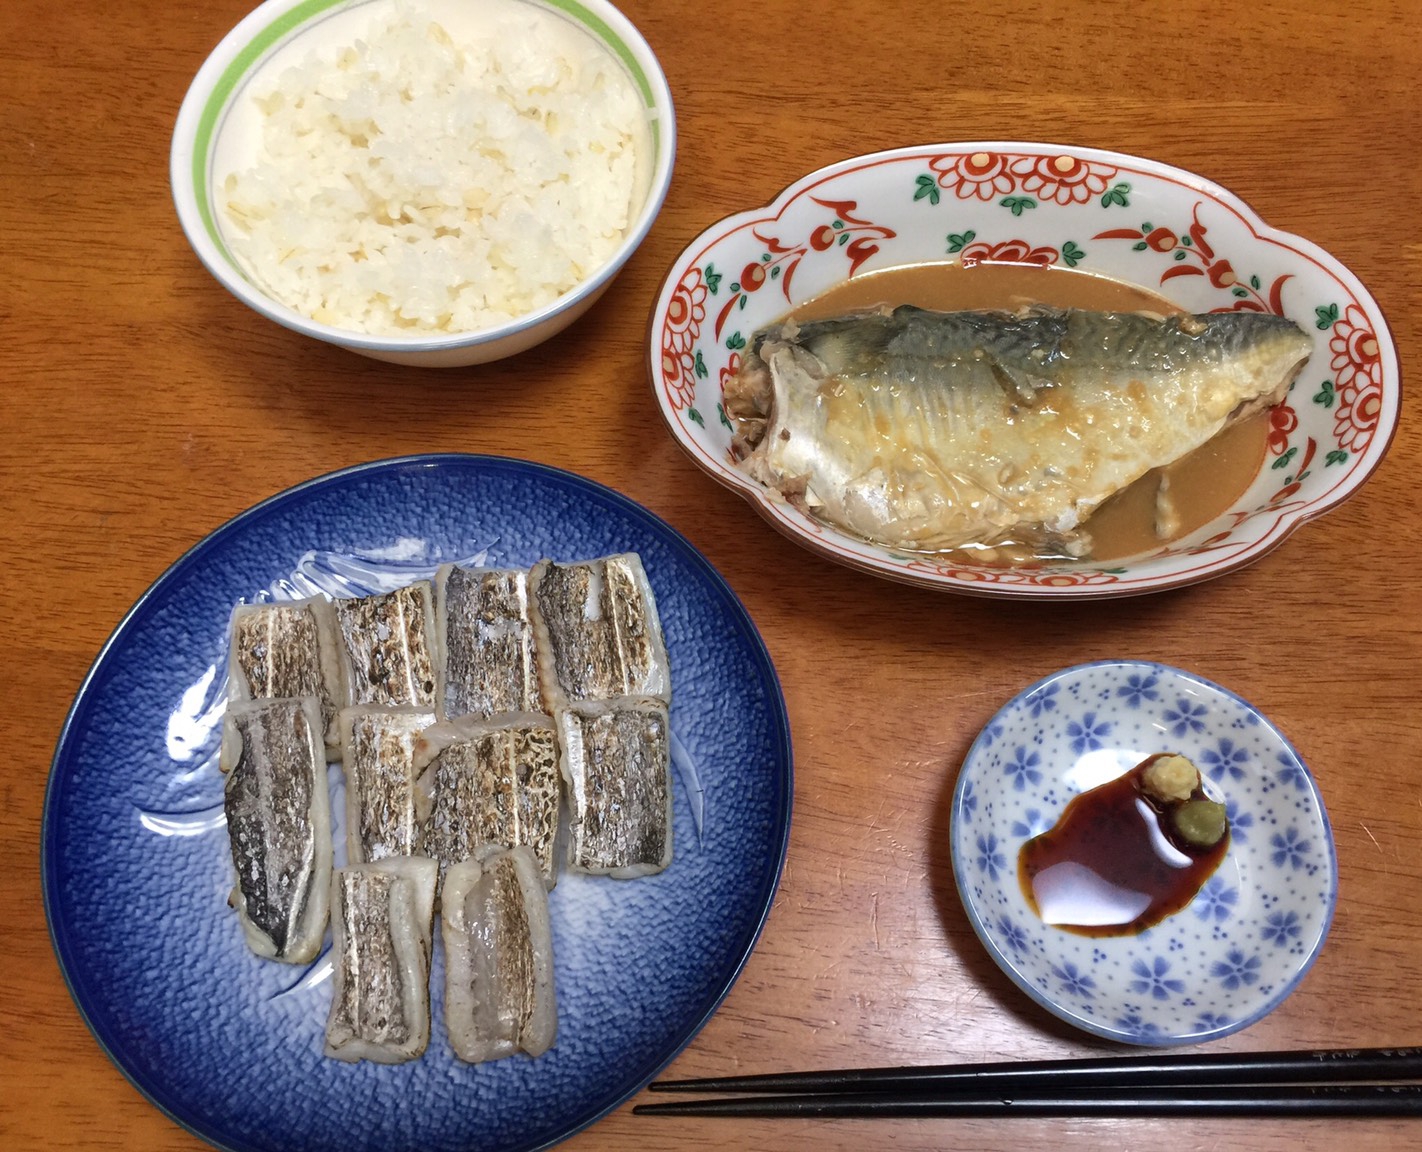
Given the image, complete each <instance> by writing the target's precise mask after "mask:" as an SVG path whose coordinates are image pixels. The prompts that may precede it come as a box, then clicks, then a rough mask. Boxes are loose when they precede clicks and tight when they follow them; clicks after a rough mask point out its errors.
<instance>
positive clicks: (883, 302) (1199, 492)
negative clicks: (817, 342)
mask: <svg viewBox="0 0 1422 1152" xmlns="http://www.w3.org/2000/svg"><path fill="white" fill-rule="evenodd" d="M900 304H912V305H914V306H916V307H919V308H930V309H934V310H937V311H942V312H951V311H959V310H970V309H994V308H1002V309H1017V308H1021V307H1023V306H1024V305H1027V304H1045V305H1047V306H1049V307H1053V308H1083V309H1089V310H1092V311H1099V312H1156V313H1160V314H1162V315H1171V314H1174V313H1178V312H1181V311H1183V309H1181V308H1180V307H1179V306H1178V305H1176V304H1174V303H1172V302H1171V301H1169V300H1167V299H1165V297H1163V296H1159V295H1157V294H1156V293H1154V292H1151V291H1149V290H1148V289H1145V288H1142V287H1140V286H1138V285H1135V284H1127V283H1125V282H1124V281H1120V280H1112V279H1110V278H1108V277H1105V276H1097V275H1094V274H1092V273H1088V272H1080V271H1076V270H1074V269H1070V268H1058V267H1042V266H1040V265H1035V264H993V263H990V262H987V261H984V262H980V263H976V264H969V265H964V264H962V263H957V262H946V261H943V262H936V263H928V264H913V265H904V266H902V267H898V268H885V269H882V270H881V271H878V272H870V273H866V274H865V275H862V276H856V277H854V278H853V279H851V280H848V281H846V282H845V283H843V284H839V285H836V286H835V287H833V288H831V289H830V290H829V291H827V292H825V293H824V294H822V295H820V296H817V297H815V298H814V299H812V300H809V301H807V302H805V303H804V304H801V305H800V306H799V307H797V308H796V309H795V310H794V312H793V313H792V315H793V316H795V317H796V318H797V319H801V320H813V319H822V318H826V317H832V316H837V315H843V314H845V313H848V312H855V311H862V310H864V309H871V308H880V307H885V306H898V305H900ZM1268 435H1269V413H1268V412H1260V413H1257V414H1255V415H1253V416H1250V417H1248V418H1246V419H1244V420H1241V421H1239V422H1238V423H1235V424H1233V425H1231V426H1230V427H1228V428H1226V429H1225V430H1224V431H1222V432H1221V433H1220V434H1219V435H1218V436H1216V437H1215V438H1214V439H1212V440H1211V441H1210V442H1209V443H1207V444H1204V445H1202V446H1201V447H1200V448H1198V449H1196V450H1195V451H1194V452H1192V453H1190V454H1189V455H1187V456H1184V457H1182V458H1181V459H1179V460H1177V461H1175V462H1174V463H1173V464H1168V465H1166V466H1165V467H1164V468H1157V469H1154V470H1152V471H1151V472H1149V473H1147V474H1146V475H1145V476H1142V477H1141V478H1140V479H1139V480H1137V481H1136V482H1135V483H1134V484H1132V485H1130V486H1129V487H1127V488H1125V489H1124V490H1122V491H1121V492H1118V493H1116V495H1114V496H1112V497H1111V498H1110V499H1109V500H1107V501H1106V502H1105V503H1104V504H1102V505H1101V507H1099V508H1098V509H1097V510H1096V511H1095V512H1094V513H1093V514H1092V515H1091V518H1090V519H1089V520H1088V521H1087V522H1086V524H1085V528H1086V531H1087V532H1088V533H1089V535H1090V537H1091V551H1090V554H1089V556H1088V557H1087V559H1088V560H1089V561H1090V562H1092V563H1102V562H1106V561H1113V560H1124V559H1126V558H1128V557H1132V556H1141V555H1144V554H1148V553H1151V552H1154V551H1156V550H1158V549H1159V548H1161V547H1162V546H1163V545H1165V544H1168V543H1169V542H1170V541H1172V540H1178V539H1180V538H1181V537H1183V536H1186V535H1188V534H1189V533H1191V532H1193V531H1195V530H1196V529H1197V528H1200V527H1203V526H1204V525H1206V524H1209V523H1210V522H1211V521H1213V520H1215V519H1216V518H1217V517H1219V516H1222V515H1223V514H1224V513H1225V512H1226V511H1227V510H1228V509H1229V508H1230V507H1231V506H1232V505H1233V504H1234V502H1235V501H1236V500H1237V499H1239V497H1240V496H1241V495H1242V494H1243V493H1244V490H1245V489H1246V488H1248V487H1249V483H1250V481H1251V480H1253V478H1254V477H1255V476H1256V475H1257V474H1258V472H1259V467H1260V464H1261V463H1262V461H1263V459H1264V451H1265V446H1266V443H1267V439H1268ZM1162 483H1164V484H1165V485H1167V486H1168V488H1169V492H1170V504H1171V507H1172V509H1173V511H1174V516H1175V522H1174V523H1173V524H1171V525H1170V527H1169V531H1167V532H1165V533H1163V534H1162V533H1161V532H1160V531H1159V530H1158V526H1157V521H1156V508H1157V500H1156V495H1157V492H1158V491H1159V490H1160V489H1161V485H1162ZM959 554H960V555H961V557H962V559H963V560H965V561H966V562H969V563H991V564H1007V565H1012V564H1024V563H1033V562H1035V561H1038V560H1041V559H1048V558H1050V557H1039V556H1036V555H1034V554H1033V553H1032V552H1031V551H1030V550H1027V549H1024V548H1021V547H1018V546H1013V545H1008V546H1006V547H998V548H995V549H992V550H987V549H978V548H965V549H960V550H959Z"/></svg>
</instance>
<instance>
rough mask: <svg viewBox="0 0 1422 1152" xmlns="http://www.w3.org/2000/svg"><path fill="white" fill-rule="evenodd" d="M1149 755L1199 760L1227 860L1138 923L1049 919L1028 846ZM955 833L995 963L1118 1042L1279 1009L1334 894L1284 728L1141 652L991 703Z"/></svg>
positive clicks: (1051, 1004)
mask: <svg viewBox="0 0 1422 1152" xmlns="http://www.w3.org/2000/svg"><path fill="white" fill-rule="evenodd" d="M1157 752H1178V753H1180V754H1181V755H1183V756H1186V757H1188V758H1189V759H1191V760H1192V761H1194V763H1195V764H1196V765H1197V767H1198V768H1199V769H1200V772H1201V775H1202V783H1203V786H1204V788H1205V791H1206V792H1207V793H1208V794H1209V795H1211V796H1212V797H1214V798H1216V799H1221V800H1223V801H1224V802H1225V805H1226V810H1227V813H1228V817H1229V826H1230V837H1231V839H1230V844H1229V849H1228V851H1227V852H1226V854H1225V857H1224V859H1223V861H1222V862H1221V864H1220V866H1219V868H1218V869H1217V870H1216V871H1215V872H1214V873H1213V875H1211V876H1210V877H1209V879H1207V880H1206V881H1205V883H1204V885H1203V886H1202V887H1201V889H1200V891H1199V892H1198V893H1197V894H1196V896H1195V897H1194V899H1193V900H1192V901H1191V902H1190V903H1189V904H1187V905H1186V906H1185V907H1184V908H1182V909H1181V910H1180V911H1179V912H1177V913H1175V914H1174V915H1172V916H1167V917H1166V918H1165V919H1163V920H1161V921H1160V922H1159V923H1157V924H1155V925H1154V926H1153V927H1150V928H1147V929H1146V930H1145V931H1142V932H1140V933H1139V934H1136V935H1130V936H1104V937H1092V936H1086V935H1079V934H1076V933H1073V932H1070V931H1067V930H1065V929H1062V928H1060V927H1053V926H1051V925H1049V924H1047V923H1045V922H1044V921H1043V920H1042V919H1041V918H1040V917H1039V916H1038V915H1037V913H1036V912H1035V911H1034V910H1033V908H1032V906H1031V904H1030V903H1029V902H1028V899H1027V897H1026V896H1025V895H1024V893H1023V889H1022V885H1021V883H1020V881H1019V877H1018V854H1019V853H1020V851H1021V849H1022V846H1023V844H1025V843H1026V842H1027V841H1028V840H1030V839H1031V838H1032V837H1034V836H1037V835H1039V834H1040V833H1042V832H1045V831H1046V830H1047V829H1049V828H1051V827H1052V826H1053V825H1054V824H1055V823H1056V822H1057V820H1058V819H1059V818H1060V817H1061V815H1062V812H1063V811H1064V809H1065V808H1066V806H1067V804H1068V802H1069V801H1071V800H1072V798H1073V797H1075V796H1077V795H1079V794H1080V793H1083V792H1086V791H1088V790H1090V789H1092V788H1095V787H1097V786H1099V785H1101V784H1104V783H1106V782H1107V781H1109V780H1113V779H1115V778H1116V777H1118V776H1120V775H1122V774H1123V773H1125V772H1128V771H1129V770H1130V769H1132V768H1133V767H1135V766H1136V765H1137V764H1139V763H1140V762H1141V761H1142V760H1144V759H1145V758H1146V757H1147V756H1149V755H1151V754H1152V753H1157ZM951 840H952V857H953V870H954V873H955V876H956V879H957V884H958V892H959V895H960V896H961V897H962V900H963V906H964V908H966V910H967V913H968V919H969V920H970V921H971V922H972V925H973V929H974V930H975V931H976V932H977V934H978V937H979V938H980V939H981V940H982V942H983V944H984V946H985V947H986V948H987V950H988V952H989V953H990V954H991V956H992V957H993V959H994V960H995V961H996V962H997V963H998V964H999V965H1000V966H1001V967H1002V969H1003V971H1004V972H1006V973H1007V975H1008V976H1009V977H1010V978H1011V979H1012V981H1013V982H1014V983H1015V984H1016V985H1017V986H1018V987H1019V988H1021V989H1022V990H1023V991H1024V992H1026V993H1027V995H1028V996H1030V997H1031V998H1032V999H1033V1000H1035V1001H1036V1002H1037V1003H1038V1004H1040V1005H1041V1006H1042V1007H1043V1008H1046V1009H1047V1010H1048V1011H1049V1012H1052V1013H1053V1014H1055V1015H1056V1016H1059V1017H1060V1018H1061V1019H1063V1020H1065V1021H1067V1022H1068V1023H1070V1024H1073V1025H1075V1026H1076V1027H1078V1028H1082V1029H1084V1030H1085V1031H1087V1032H1090V1033H1093V1034H1095V1035H1097V1036H1101V1037H1104V1038H1106V1039H1109V1040H1116V1041H1120V1042H1122V1043H1127V1044H1139V1045H1158V1046H1163V1045H1171V1044H1198V1043H1201V1042H1203V1041H1208V1040H1215V1039H1218V1038H1220V1037H1222V1036H1227V1035H1229V1034H1230V1033H1232V1032H1236V1031H1238V1030H1239V1029H1241V1028H1245V1027H1247V1026H1248V1025H1250V1024H1253V1023H1254V1022H1255V1021H1257V1020H1259V1019H1260V1018H1262V1017H1263V1016H1265V1015H1266V1014H1267V1013H1269V1012H1271V1011H1273V1009H1275V1008H1277V1007H1278V1006H1279V1004H1280V1003H1282V1002H1283V1000H1284V999H1285V998H1286V997H1287V996H1288V995H1289V993H1291V992H1292V991H1293V990H1294V989H1295V988H1296V987H1297V986H1298V984H1299V982H1300V981H1301V980H1302V979H1303V977H1304V974H1305V973H1306V972H1307V971H1308V969H1309V967H1310V966H1311V965H1312V963H1313V961H1314V959H1315V957H1316V956H1317V955H1318V951H1319V949H1320V948H1321V947H1322V945H1323V941H1324V938H1325V937H1326V936H1327V934H1328V929H1329V926H1330V924H1331V923H1332V920H1333V910H1334V906H1335V904H1336V901H1337V895H1338V867H1337V859H1336V857H1335V854H1334V847H1333V836H1332V832H1331V830H1330V828H1329V823H1328V814H1327V812H1326V811H1325V809H1324V806H1323V800H1322V798H1321V797H1320V795H1319V792H1318V788H1317V785H1316V784H1315V782H1314V779H1313V777H1312V775H1311V774H1310V773H1309V770H1308V768H1307V767H1306V766H1305V764H1304V762H1303V760H1302V759H1301V758H1300V757H1299V755H1298V753H1297V752H1296V751H1295V750H1294V748H1293V747H1292V745H1291V744H1290V743H1289V741H1288V740H1287V739H1286V738H1285V737H1284V735H1283V734H1282V733H1281V732H1280V731H1279V730H1278V729H1277V728H1276V727H1274V725H1273V724H1271V723H1270V722H1269V721H1268V720H1267V719H1266V718H1265V717H1264V716H1263V715H1261V714H1260V713H1259V712H1258V710H1256V709H1255V708H1253V707H1252V706H1251V705H1249V704H1248V703H1246V702H1245V701H1244V700H1241V699H1240V698H1239V697H1238V696H1236V695H1235V694H1234V693H1232V692H1230V691H1228V690H1227V689H1225V688H1222V687H1220V686H1219V685H1217V684H1213V683H1211V682H1210V681H1208V680H1205V679H1203V678H1202V677H1199V676H1196V675H1194V674H1192V673H1189V672H1184V671H1181V670H1180V669H1178V668H1171V667H1168V666H1166V665H1163V664H1156V663H1151V662H1148V661H1128V660H1110V661H1101V662H1097V663H1091V664H1081V665H1077V666H1075V667H1072V668H1067V669H1065V670H1063V671H1060V672H1057V673H1054V674H1053V675H1051V676H1048V677H1046V678H1045V679H1043V680H1040V681H1038V682H1037V683H1036V684H1033V685H1031V686H1030V687H1029V688H1027V689H1025V690H1024V691H1023V692H1021V693H1020V694H1019V695H1018V696H1017V697H1016V698H1014V699H1013V700H1012V701H1011V702H1010V703H1008V704H1007V705H1006V706H1005V707H1004V708H1003V709H1002V710H1001V711H1000V712H998V714H997V715H996V716H994V717H993V718H992V720H991V721H989V723H988V724H987V726H986V727H984V728H983V730H982V732H981V733H980V734H979V736H978V738H977V740H976V741H975V742H974V744H973V746H972V748H971V749H970V750H969V752H968V756H967V759H966V760H965V761H964V764H963V769H962V772H961V773H960V774H959V777H958V783H957V787H956V789H955V792H954V797H953V809H952V832H951Z"/></svg>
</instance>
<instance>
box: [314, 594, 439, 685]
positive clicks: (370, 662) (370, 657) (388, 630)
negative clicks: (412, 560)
mask: <svg viewBox="0 0 1422 1152" xmlns="http://www.w3.org/2000/svg"><path fill="white" fill-rule="evenodd" d="M332 603H333V607H334V609H335V613H336V624H337V626H338V629H339V634H340V639H341V643H342V648H343V654H344V656H345V660H346V666H347V671H348V676H349V680H350V695H349V699H348V701H347V703H349V704H380V705H383V706H385V707H392V706H400V705H406V706H408V707H412V708H427V709H431V710H432V709H433V708H434V706H435V679H436V677H435V667H436V663H437V660H436V652H437V648H436V640H435V627H434V589H433V586H432V585H431V583H430V582H429V581H428V580H419V581H416V582H415V583H413V584H409V585H406V586H405V587H403V588H396V589H395V590H394V591H393V592H382V593H377V594H375V595H373V596H361V597H355V598H351V599H343V600H335V601H333V602H332Z"/></svg>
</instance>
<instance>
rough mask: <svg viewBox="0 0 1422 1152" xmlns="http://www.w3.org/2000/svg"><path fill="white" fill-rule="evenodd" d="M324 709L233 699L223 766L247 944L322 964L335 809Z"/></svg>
mask: <svg viewBox="0 0 1422 1152" xmlns="http://www.w3.org/2000/svg"><path fill="white" fill-rule="evenodd" d="M321 732H322V723H321V705H320V702H319V701H318V700H317V699H316V698H315V697H314V696H305V697H302V698H301V699H299V700H293V699H279V700H251V701H232V702H230V703H229V704H228V706H227V714H226V716H225V717H224V718H223V726H222V749H221V752H220V754H219V765H220V767H221V769H222V771H224V772H225V773H227V783H226V785H225V787H224V799H223V803H224V808H225V810H226V814H227V836H228V842H229V844H230V846H231V849H232V863H233V865H234V867H235V869H236V872H237V886H236V887H235V888H234V889H233V891H232V895H231V897H230V899H229V903H231V904H232V906H233V907H234V908H235V909H236V910H237V915H238V918H239V919H240V921H241V924H242V929H243V932H244V934H245V936H246V938H247V943H248V944H249V945H250V946H251V948H252V950H253V951H254V952H256V953H257V954H258V955H259V956H266V957H270V958H271V959H274V960H282V961H285V962H287V963H290V964H305V963H308V962H309V961H311V960H314V959H315V958H316V955H317V953H318V952H320V950H321V941H322V939H323V937H324V936H325V933H326V919H327V908H328V898H329V892H330V883H331V813H330V794H329V792H328V791H327V783H326V756H325V752H324V750H323V746H322V739H321Z"/></svg>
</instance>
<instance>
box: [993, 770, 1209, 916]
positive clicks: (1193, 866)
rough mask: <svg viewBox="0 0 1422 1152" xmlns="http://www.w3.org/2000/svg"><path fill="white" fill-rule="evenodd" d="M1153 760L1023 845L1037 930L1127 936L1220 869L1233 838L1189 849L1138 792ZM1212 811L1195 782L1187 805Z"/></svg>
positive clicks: (1165, 808) (1171, 810)
mask: <svg viewBox="0 0 1422 1152" xmlns="http://www.w3.org/2000/svg"><path fill="white" fill-rule="evenodd" d="M1163 755H1165V754H1161V755H1158V756H1150V757H1147V758H1146V759H1145V760H1143V761H1141V763H1140V764H1138V765H1136V767H1134V768H1132V769H1131V770H1130V771H1129V772H1127V773H1125V774H1124V775H1122V776H1118V777H1117V778H1116V779H1115V780H1111V781H1108V782H1107V783H1105V784H1102V785H1100V786H1099V787H1096V788H1092V789H1091V790H1089V791H1087V792H1083V793H1081V794H1080V795H1078V796H1074V797H1073V798H1072V799H1071V801H1070V802H1069V803H1068V804H1067V806H1066V809H1065V811H1063V813H1062V815H1061V818H1060V819H1059V820H1058V821H1057V823H1056V824H1055V825H1054V826H1053V827H1052V828H1050V829H1049V830H1048V831H1046V832H1043V833H1042V834H1041V835H1039V836H1035V837H1033V838H1032V839H1031V840H1028V841H1027V843H1025V844H1024V845H1023V846H1022V849H1021V851H1020V852H1019V853H1018V857H1017V878H1018V882H1019V883H1020V884H1021V886H1022V893H1023V895H1024V896H1026V898H1027V903H1028V904H1029V905H1030V906H1031V908H1032V910H1033V911H1034V912H1036V913H1037V915H1038V916H1040V917H1041V918H1042V920H1043V922H1045V923H1047V924H1050V925H1052V926H1053V927H1054V928H1060V929H1062V930H1063V931H1066V932H1074V933H1076V934H1078V935H1081V936H1133V935H1136V934H1137V933H1140V932H1143V931H1145V929H1147V928H1150V927H1152V926H1153V925H1155V924H1159V923H1160V922H1161V921H1162V920H1164V919H1165V918H1166V917H1167V916H1171V915H1174V914H1175V913H1176V912H1179V911H1180V910H1181V909H1182V908H1184V907H1185V906H1186V905H1187V904H1189V903H1190V901H1191V900H1193V899H1194V898H1195V894H1196V893H1197V892H1199V890H1200V888H1201V886H1202V885H1203V884H1204V882H1205V881H1206V880H1207V879H1209V877H1210V876H1211V875H1212V874H1213V873H1214V871H1215V870H1216V869H1217V868H1218V867H1219V866H1220V862H1221V861H1222V860H1223V859H1224V857H1225V853H1226V852H1227V851H1228V850H1229V842H1230V837H1229V830H1228V827H1227V826H1226V827H1225V828H1224V829H1223V833H1222V834H1221V835H1219V836H1218V838H1217V839H1216V840H1215V842H1214V843H1213V844H1209V845H1203V846H1202V845H1200V844H1196V843H1192V842H1191V841H1190V840H1189V839H1187V838H1186V837H1185V836H1182V835H1181V834H1180V831H1179V829H1178V828H1177V826H1176V823H1175V821H1174V820H1173V819H1172V816H1173V815H1174V814H1175V813H1176V812H1177V811H1178V810H1179V809H1178V806H1176V805H1173V804H1171V803H1165V802H1162V801H1161V800H1160V799H1159V798H1158V797H1156V796H1153V795H1152V794H1151V793H1150V791H1149V790H1148V789H1147V788H1145V787H1144V786H1143V784H1142V780H1143V777H1144V776H1145V773H1146V772H1147V771H1148V770H1149V769H1150V766H1151V765H1152V764H1153V763H1154V762H1155V761H1157V760H1159V759H1161V758H1162V756H1163ZM1192 802H1196V803H1198V802H1204V803H1207V804H1211V803H1212V802H1210V801H1209V800H1208V797H1206V795H1205V793H1204V790H1203V788H1202V787H1200V785H1199V784H1198V783H1197V784H1196V785H1195V788H1194V790H1193V791H1192V792H1191V793H1190V795H1189V797H1188V799H1186V800H1185V801H1183V804H1187V805H1188V804H1190V803H1192Z"/></svg>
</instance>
